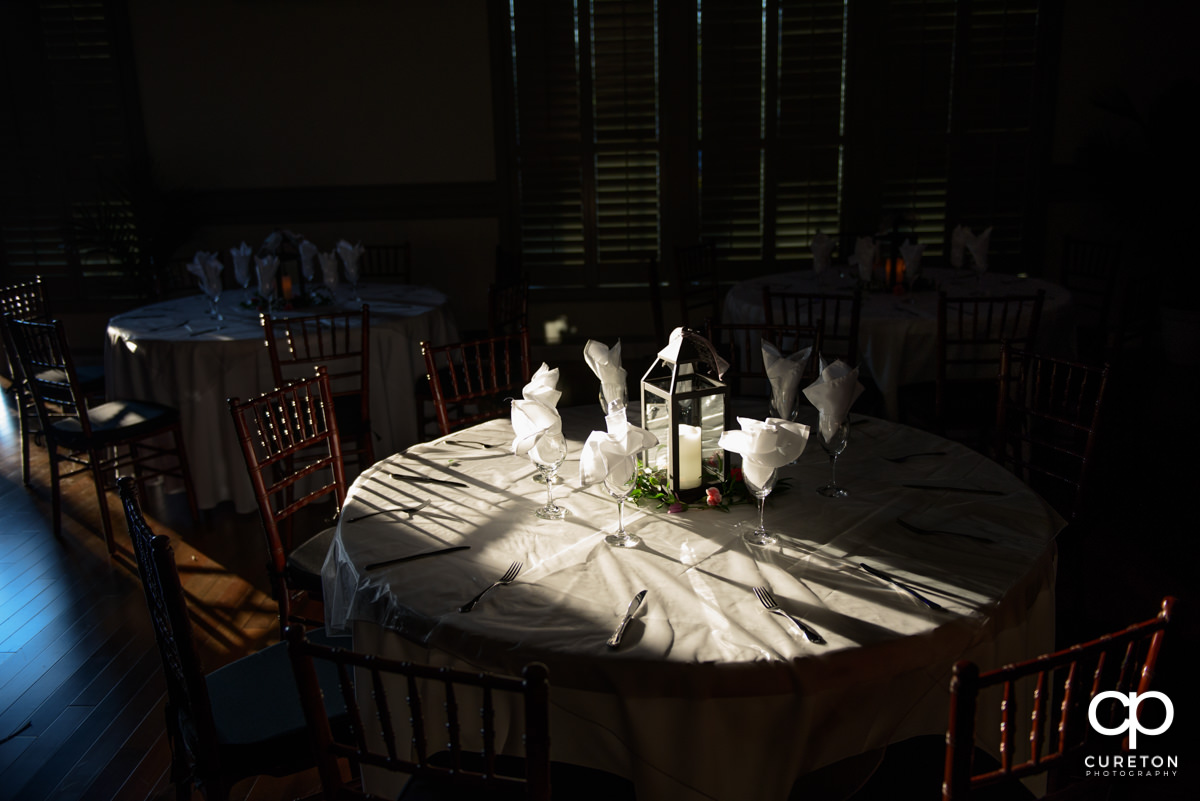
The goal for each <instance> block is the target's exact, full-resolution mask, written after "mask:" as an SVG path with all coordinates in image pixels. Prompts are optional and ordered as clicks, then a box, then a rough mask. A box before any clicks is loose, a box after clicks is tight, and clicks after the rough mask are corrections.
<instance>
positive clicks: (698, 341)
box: [658, 327, 729, 378]
mask: <svg viewBox="0 0 1200 801" xmlns="http://www.w3.org/2000/svg"><path fill="white" fill-rule="evenodd" d="M684 340H691V342H692V344H693V345H695V346H696V349H697V350H699V351H700V353H701V355H702V356H704V357H705V358H706V359H707V360H708V361H709V363H711V364H712V365H713V368H714V369H715V370H716V371H717V378H720V377H721V376H723V375H725V371H726V370H728V369H729V362H727V361H725V360H724V359H722V358H721V356H720V354H718V353H717V349H716V348H714V347H713V346H712V343H711V342H709V341H708V340H707V339H705V338H704V337H702V336H700V335H699V334H697V333H696V332H695V331H688V330H687V329H685V328H683V327H680V328H676V329H675V330H674V331H672V332H671V336H670V339H669V340H668V341H667V346H666V347H665V348H663V349H662V350H660V351H659V352H658V358H660V359H662V360H663V361H667V362H671V363H672V364H678V363H679V354H680V351H681V350H682V348H683V343H684Z"/></svg>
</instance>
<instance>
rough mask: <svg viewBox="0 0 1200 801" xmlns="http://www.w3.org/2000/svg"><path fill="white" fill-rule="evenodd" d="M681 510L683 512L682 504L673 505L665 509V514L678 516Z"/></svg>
mask: <svg viewBox="0 0 1200 801" xmlns="http://www.w3.org/2000/svg"><path fill="white" fill-rule="evenodd" d="M683 510H684V505H683V504H682V503H673V504H671V505H670V506H668V507H667V514H669V515H675V514H679V513H680V512H682V511H683Z"/></svg>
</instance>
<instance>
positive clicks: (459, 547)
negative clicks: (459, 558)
mask: <svg viewBox="0 0 1200 801" xmlns="http://www.w3.org/2000/svg"><path fill="white" fill-rule="evenodd" d="M470 547H471V546H470V545H455V546H453V547H451V548H438V549H437V550H436V551H425V552H423V553H414V554H409V555H408V556H400V557H397V558H396V559H385V560H383V561H382V562H372V563H371V564H369V565H367V566H366V567H365V568H364V569H365V570H374V569H375V568H377V567H386V566H387V565H398V564H400V563H401V562H411V561H413V560H414V559H424V558H425V557H426V556H438V555H439V554H444V553H454V552H455V551H465V550H467V549H468V548H470Z"/></svg>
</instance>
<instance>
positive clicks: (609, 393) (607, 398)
mask: <svg viewBox="0 0 1200 801" xmlns="http://www.w3.org/2000/svg"><path fill="white" fill-rule="evenodd" d="M583 360H584V361H585V362H587V366H588V367H590V368H591V369H592V372H593V373H595V374H596V377H597V378H599V379H600V397H601V398H602V399H603V405H604V409H605V411H607V412H612V411H613V409H612V404H613V403H615V402H618V401H619V402H620V403H621V405H625V404H626V403H627V401H628V396H627V395H626V390H625V368H624V367H622V366H621V340H619V339H618V340H617V344H615V345H613V346H612V347H611V348H609V347H607V346H606V345H604V344H603V343H600V342H597V341H596V340H594V339H589V340H588V341H587V344H586V345H584V346H583Z"/></svg>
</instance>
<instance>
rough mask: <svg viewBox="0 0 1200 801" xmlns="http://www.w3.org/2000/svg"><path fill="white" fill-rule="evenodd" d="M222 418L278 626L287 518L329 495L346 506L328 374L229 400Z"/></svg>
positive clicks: (283, 608)
mask: <svg viewBox="0 0 1200 801" xmlns="http://www.w3.org/2000/svg"><path fill="white" fill-rule="evenodd" d="M229 412H230V414H231V415H232V416H233V423H234V426H235V427H236V428H237V434H238V441H239V442H240V443H241V447H242V456H243V457H244V458H245V460H246V470H247V471H248V472H249V474H250V483H251V484H252V485H253V487H254V497H255V500H257V501H258V511H259V515H260V517H261V518H262V526H263V532H264V533H265V534H266V538H267V550H268V554H269V557H270V561H269V562H268V564H267V568H268V572H269V574H270V576H271V589H272V590H273V591H274V592H275V596H276V600H278V602H279V611H280V621H281V624H286V622H287V620H288V619H289V617H290V616H291V604H290V598H289V593H288V590H287V584H286V581H285V579H284V575H285V570H286V567H287V554H288V552H289V551H290V550H291V523H292V516H293V515H295V514H296V513H297V512H299V511H300V510H301V509H302V508H304V507H305V506H308V505H309V504H311V503H313V502H314V501H318V500H321V499H322V498H328V497H330V496H332V498H333V500H334V502H335V503H336V507H337V509H341V508H342V505H343V504H344V503H345V501H346V473H345V470H344V468H343V466H342V448H341V444H340V442H339V439H338V427H337V418H336V417H335V416H334V413H333V392H332V390H331V389H330V385H329V375H328V373H327V372H326V369H325V367H324V366H321V367H318V368H317V369H316V375H315V376H314V377H312V378H309V379H307V380H303V381H294V382H292V383H290V384H287V385H285V386H283V387H280V388H279V389H275V390H272V391H271V392H267V393H264V394H262V395H259V396H258V397H257V398H252V399H250V400H248V401H245V402H243V401H241V400H240V399H238V398H230V399H229ZM301 482H303V483H301ZM301 492H303V494H299V493H301ZM298 495H299V497H297V496H298Z"/></svg>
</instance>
